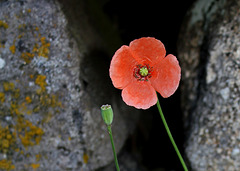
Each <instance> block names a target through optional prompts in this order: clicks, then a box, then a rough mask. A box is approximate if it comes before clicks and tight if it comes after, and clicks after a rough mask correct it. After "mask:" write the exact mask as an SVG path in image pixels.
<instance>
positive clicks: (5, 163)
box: [0, 160, 15, 170]
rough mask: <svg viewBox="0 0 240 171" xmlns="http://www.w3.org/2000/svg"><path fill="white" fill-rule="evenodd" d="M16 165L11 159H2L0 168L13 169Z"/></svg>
mask: <svg viewBox="0 0 240 171" xmlns="http://www.w3.org/2000/svg"><path fill="white" fill-rule="evenodd" d="M13 169H15V166H14V165H13V164H12V161H10V160H0V170H13Z"/></svg>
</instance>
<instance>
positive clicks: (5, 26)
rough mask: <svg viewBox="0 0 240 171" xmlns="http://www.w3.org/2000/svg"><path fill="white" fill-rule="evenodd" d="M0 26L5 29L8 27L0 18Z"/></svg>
mask: <svg viewBox="0 0 240 171" xmlns="http://www.w3.org/2000/svg"><path fill="white" fill-rule="evenodd" d="M0 27H3V28H5V29H7V28H8V24H7V23H6V22H4V21H2V20H0Z"/></svg>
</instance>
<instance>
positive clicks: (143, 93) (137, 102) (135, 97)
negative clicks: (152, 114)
mask: <svg viewBox="0 0 240 171" xmlns="http://www.w3.org/2000/svg"><path fill="white" fill-rule="evenodd" d="M122 98H123V101H124V102H125V103H126V104H127V105H129V106H134V107H135V108H138V109H148V108H150V107H151V106H153V105H155V104H156V103H157V94H156V91H155V90H154V88H153V87H152V86H151V84H150V83H149V82H146V81H134V82H133V83H131V84H130V85H128V86H127V87H125V88H124V89H123V91H122Z"/></svg>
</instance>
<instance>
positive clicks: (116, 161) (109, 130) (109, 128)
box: [107, 125, 120, 171]
mask: <svg viewBox="0 0 240 171" xmlns="http://www.w3.org/2000/svg"><path fill="white" fill-rule="evenodd" d="M107 129H108V133H109V136H110V139H111V144H112V150H113V155H114V161H115V165H116V169H117V171H120V169H119V165H118V160H117V155H116V152H115V146H114V142H113V136H112V129H111V125H107Z"/></svg>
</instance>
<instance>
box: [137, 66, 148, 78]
mask: <svg viewBox="0 0 240 171" xmlns="http://www.w3.org/2000/svg"><path fill="white" fill-rule="evenodd" d="M139 73H140V75H141V76H143V77H145V76H147V75H148V69H147V67H142V68H140V71H139Z"/></svg>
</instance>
